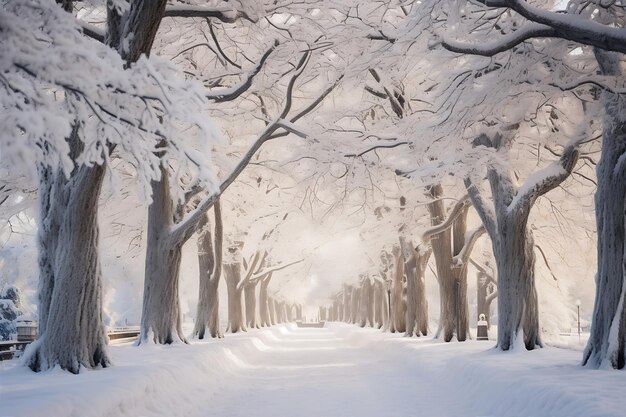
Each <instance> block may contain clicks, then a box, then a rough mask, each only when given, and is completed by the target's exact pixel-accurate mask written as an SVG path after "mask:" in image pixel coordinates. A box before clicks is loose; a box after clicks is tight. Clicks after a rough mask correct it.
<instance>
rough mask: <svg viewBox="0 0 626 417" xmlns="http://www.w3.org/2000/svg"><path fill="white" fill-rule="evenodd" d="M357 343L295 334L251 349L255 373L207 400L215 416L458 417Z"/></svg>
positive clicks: (427, 386)
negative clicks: (257, 351) (257, 349)
mask: <svg viewBox="0 0 626 417" xmlns="http://www.w3.org/2000/svg"><path fill="white" fill-rule="evenodd" d="M338 333H339V334H338ZM341 336H343V337H341ZM350 336H354V335H350ZM362 342H363V341H361V343H360V341H359V339H358V338H354V337H353V338H350V337H349V336H346V335H345V334H344V333H343V332H336V331H333V330H331V329H292V331H290V332H288V333H286V334H285V335H284V338H280V337H276V340H270V341H269V342H268V341H267V339H266V340H265V341H264V342H256V343H258V344H259V347H260V349H261V352H262V353H261V354H260V355H258V356H257V362H256V363H255V365H254V366H251V365H245V366H242V368H241V372H240V374H239V375H238V378H237V381H236V384H237V387H238V389H230V390H228V391H226V392H222V393H218V394H217V395H215V396H212V399H211V402H210V403H211V406H212V408H213V410H214V411H215V412H216V413H215V415H219V416H232V417H234V416H242V417H244V416H246V417H248V416H251V415H255V414H257V413H258V412H259V410H264V411H265V412H267V413H265V412H264V413H263V414H262V415H265V414H267V415H273V416H293V417H300V416H301V417H308V416H334V415H342V416H359V417H368V416H398V417H400V416H414V415H416V411H417V410H419V411H420V415H426V416H447V415H450V416H452V415H461V412H462V408H459V407H456V405H457V404H454V402H447V403H445V404H444V403H442V402H439V401H431V400H432V399H433V398H436V397H437V395H438V390H439V389H440V388H441V387H437V386H436V385H435V384H433V383H432V380H431V379H430V378H428V377H426V375H423V374H422V375H415V377H412V378H411V377H409V375H407V372H406V370H405V369H404V366H403V364H402V363H400V362H398V360H397V357H394V356H393V355H388V354H386V353H392V352H389V350H388V348H389V346H383V345H380V346H377V345H375V344H374V345H372V344H369V343H362ZM407 377H409V378H407ZM234 404H239V406H238V407H233V405H234ZM193 415H194V416H198V417H200V416H207V415H213V414H211V413H207V412H206V410H200V411H199V412H198V413H197V414H193Z"/></svg>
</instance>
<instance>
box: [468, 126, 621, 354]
mask: <svg viewBox="0 0 626 417" xmlns="http://www.w3.org/2000/svg"><path fill="white" fill-rule="evenodd" d="M481 140H482V141H483V142H485V143H489V142H491V143H492V144H494V145H495V144H497V143H499V142H500V140H494V141H492V140H491V139H489V138H487V137H483V138H481ZM578 155H579V153H578V144H577V143H571V144H569V145H568V146H566V147H565V148H564V150H563V154H562V155H561V158H560V159H559V160H558V161H554V162H553V163H551V164H550V165H549V166H547V167H545V168H543V169H542V170H541V171H538V172H536V173H535V174H534V175H533V176H531V177H529V178H528V179H527V180H526V182H524V184H522V186H520V187H515V186H514V185H513V181H512V179H511V174H510V172H509V170H508V167H506V166H499V165H497V164H494V165H491V166H489V167H488V170H487V178H488V180H489V183H490V186H491V194H492V206H488V205H487V203H486V202H485V200H484V198H483V196H482V195H481V193H480V191H479V189H478V188H477V187H476V186H475V185H474V184H473V183H472V181H471V179H470V178H466V179H465V186H466V189H467V192H468V195H469V197H470V199H471V200H472V204H473V205H474V208H475V209H476V212H477V213H478V215H479V216H480V218H481V220H482V222H483V225H484V226H485V229H486V230H487V232H488V233H489V236H490V237H491V243H492V248H493V254H494V256H495V258H496V262H497V269H498V279H497V281H498V344H497V347H498V348H499V349H501V350H509V349H511V348H513V347H515V344H516V342H517V340H518V338H519V336H523V343H524V346H525V347H526V349H528V350H531V349H534V348H536V347H541V346H542V344H541V335H540V333H539V312H538V306H537V304H538V303H537V291H536V289H535V252H534V243H533V236H532V232H531V230H530V229H529V228H528V217H529V215H530V210H531V208H532V206H533V204H534V203H535V201H536V200H537V198H539V197H540V196H542V195H544V194H545V193H547V192H549V191H550V190H552V189H554V188H556V187H557V186H558V185H559V184H561V183H562V182H563V181H564V180H565V179H566V178H567V177H568V176H569V175H570V174H571V173H572V170H573V169H574V167H575V165H576V162H577V161H578ZM612 191H613V192H615V190H612ZM520 332H521V333H520Z"/></svg>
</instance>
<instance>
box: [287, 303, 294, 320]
mask: <svg viewBox="0 0 626 417" xmlns="http://www.w3.org/2000/svg"><path fill="white" fill-rule="evenodd" d="M293 310H294V306H293V305H292V304H285V311H286V315H287V322H288V323H292V322H293V321H294V319H293Z"/></svg>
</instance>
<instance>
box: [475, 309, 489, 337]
mask: <svg viewBox="0 0 626 417" xmlns="http://www.w3.org/2000/svg"><path fill="white" fill-rule="evenodd" d="M487 327H488V323H487V320H485V315H484V314H481V315H480V316H479V317H478V323H477V325H476V340H489V336H488V334H487Z"/></svg>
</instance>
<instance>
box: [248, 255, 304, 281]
mask: <svg viewBox="0 0 626 417" xmlns="http://www.w3.org/2000/svg"><path fill="white" fill-rule="evenodd" d="M301 262H304V259H299V260H297V261H293V262H289V263H286V264H285V263H283V264H279V265H276V266H274V267H271V268H268V269H265V270H261V271H259V272H257V273H256V274H254V275H253V276H252V277H251V278H250V281H252V282H254V281H256V280H259V279H263V278H264V277H265V276H267V275H269V274H272V273H274V272H276V271H280V270H283V269H286V268H289V267H290V266H293V265H296V264H299V263H301Z"/></svg>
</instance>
